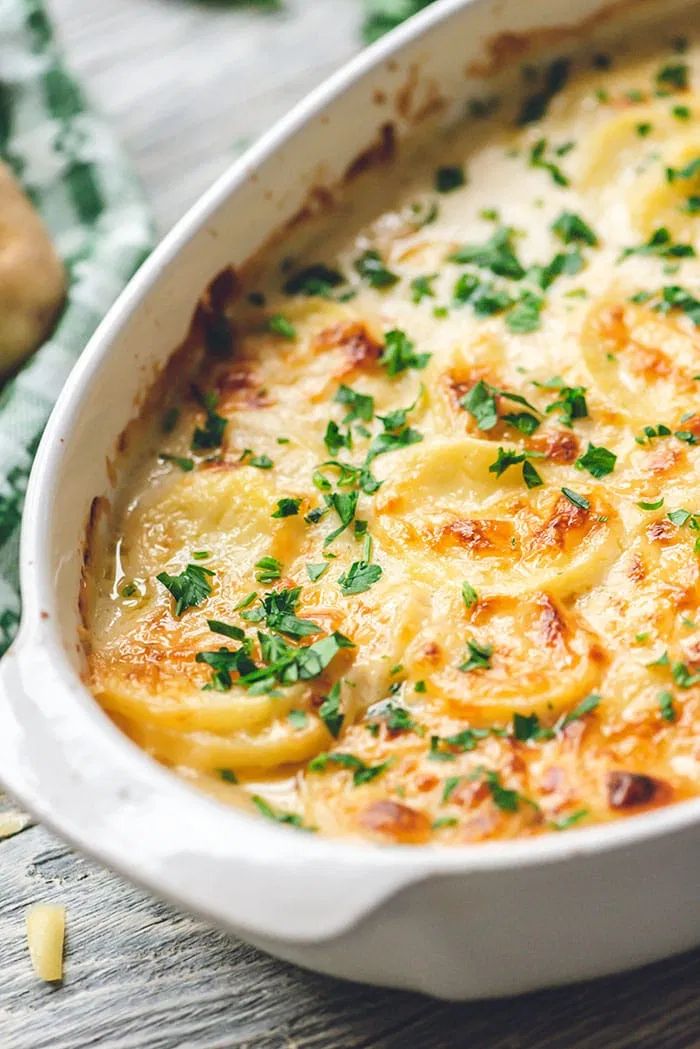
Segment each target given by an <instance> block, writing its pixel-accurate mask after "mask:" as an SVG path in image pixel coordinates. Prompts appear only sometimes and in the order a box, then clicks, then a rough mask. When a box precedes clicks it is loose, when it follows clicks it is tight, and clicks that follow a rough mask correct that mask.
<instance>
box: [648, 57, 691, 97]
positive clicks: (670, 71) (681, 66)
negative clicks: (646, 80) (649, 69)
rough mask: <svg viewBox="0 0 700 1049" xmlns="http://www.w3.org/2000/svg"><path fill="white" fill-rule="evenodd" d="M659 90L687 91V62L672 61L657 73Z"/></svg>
mask: <svg viewBox="0 0 700 1049" xmlns="http://www.w3.org/2000/svg"><path fill="white" fill-rule="evenodd" d="M656 87H657V90H658V91H660V92H663V93H664V94H666V93H668V91H687V89H688V65H687V63H686V62H670V63H669V64H668V65H665V66H663V67H662V68H661V69H660V70H659V71H658V73H657V74H656Z"/></svg>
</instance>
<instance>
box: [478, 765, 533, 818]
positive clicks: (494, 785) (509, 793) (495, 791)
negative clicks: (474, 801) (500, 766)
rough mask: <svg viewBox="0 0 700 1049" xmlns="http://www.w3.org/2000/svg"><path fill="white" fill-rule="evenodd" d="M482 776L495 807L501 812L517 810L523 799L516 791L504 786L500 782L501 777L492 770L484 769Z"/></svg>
mask: <svg viewBox="0 0 700 1049" xmlns="http://www.w3.org/2000/svg"><path fill="white" fill-rule="evenodd" d="M483 776H484V779H485V781H486V786H487V787H488V789H489V793H490V795H491V800H492V801H493V803H494V805H495V806H496V808H499V809H501V811H502V812H517V811H518V809H519V807H520V803H521V801H524V800H525V799H524V798H523V797H521V795H520V794H519V793H518V791H517V790H509V789H508V788H507V787H504V786H503V784H502V783H501V777H500V776H499V774H498V773H497V772H494V771H493V770H490V769H487V770H484V772H483Z"/></svg>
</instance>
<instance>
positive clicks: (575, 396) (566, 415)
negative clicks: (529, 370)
mask: <svg viewBox="0 0 700 1049" xmlns="http://www.w3.org/2000/svg"><path fill="white" fill-rule="evenodd" d="M535 385H536V386H538V387H539V388H540V389H543V390H556V391H557V393H558V396H557V398H556V400H554V401H553V402H552V403H551V404H550V405H549V406H548V407H547V409H546V411H547V415H551V413H552V412H558V413H559V417H560V421H561V423H562V424H563V425H564V426H568V427H569V429H571V428H572V427H573V423H574V420H575V419H585V418H587V416H588V405H587V403H586V388H585V387H584V386H567V385H566V383H565V382H564V380H563V379H561V378H560V377H559V376H558V375H555V376H554V377H553V378H551V379H549V380H548V381H547V382H543V383H535Z"/></svg>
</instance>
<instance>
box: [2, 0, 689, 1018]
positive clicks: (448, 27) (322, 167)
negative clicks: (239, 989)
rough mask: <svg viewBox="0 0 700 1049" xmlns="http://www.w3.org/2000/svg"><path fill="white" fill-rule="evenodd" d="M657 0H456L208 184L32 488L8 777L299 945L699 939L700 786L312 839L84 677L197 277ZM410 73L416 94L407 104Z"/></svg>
mask: <svg viewBox="0 0 700 1049" xmlns="http://www.w3.org/2000/svg"><path fill="white" fill-rule="evenodd" d="M675 6H677V7H678V8H680V7H682V6H686V5H681V4H678V5H675ZM658 10H659V7H658V5H656V4H655V3H652V2H649V0H642V2H640V3H637V4H635V5H632V6H631V7H630V8H629V9H628V8H627V7H625V8H618V9H614V10H612V11H607V10H606V9H605V6H604V5H603V4H601V3H600V2H599V0H597V2H596V0H587V2H585V3H581V4H580V5H579V6H578V11H577V18H578V19H579V25H578V26H575V27H570V28H569V29H568V30H567V29H564V28H562V24H565V23H566V22H567V20H569V18H570V15H569V13H568V12H567V5H566V4H564V3H562V2H561V0H557V2H554V0H551V2H549V0H547V2H542V3H538V4H537V5H535V6H534V7H533V8H532V9H531V10H528V11H524V10H523V9H522V7H521V5H519V4H517V3H515V2H514V0H511V2H505V3H497V2H494V0H473V2H472V3H463V2H459V3H457V2H454V0H444V2H443V3H437V4H436V5H435V6H434V7H433V8H431V9H429V10H428V11H427V12H426V13H425V14H424V15H423V16H421V17H420V18H419V19H417V20H416V21H415V23H413V24H412V25H410V26H408V27H405V28H404V29H401V30H399V31H398V32H397V33H396V34H395V35H394V36H393V39H389V40H388V41H386V42H383V43H380V44H379V45H377V46H376V47H375V48H374V49H373V50H372V51H370V52H368V53H366V54H365V55H363V56H361V57H360V58H359V59H358V60H356V62H355V63H353V64H352V65H351V66H350V67H348V69H347V70H345V71H343V72H341V73H340V74H338V75H337V76H336V77H335V78H333V79H332V80H331V81H330V82H329V84H328V85H326V86H325V87H324V88H322V89H320V90H319V91H318V92H317V93H316V94H315V95H313V96H312V97H311V98H310V99H309V100H308V101H307V102H306V103H304V104H303V105H302V106H301V107H299V108H298V109H297V110H295V111H294V113H293V114H292V115H291V116H290V117H289V118H288V119H287V120H286V121H285V122H283V123H282V124H281V125H280V126H279V127H278V128H277V129H275V130H273V131H272V132H271V133H270V134H269V135H268V136H266V137H265V138H264V139H263V140H262V141H261V143H259V145H258V146H257V147H255V149H254V150H252V151H251V152H250V153H249V154H248V155H247V156H246V157H245V158H243V160H242V161H241V162H240V163H238V164H237V165H235V166H234V168H233V169H232V171H231V172H230V173H229V174H227V175H226V176H225V177H224V178H223V179H222V180H221V181H220V182H219V183H218V184H217V185H216V186H215V187H214V188H213V189H212V190H211V191H210V193H209V194H207V195H206V196H205V198H204V199H203V200H202V201H201V202H200V204H198V205H197V206H196V207H195V209H194V210H193V211H192V212H191V213H190V215H189V216H188V217H187V218H186V219H185V220H183V222H182V223H181V224H180V225H179V226H178V227H177V228H176V229H175V231H174V232H173V233H172V234H171V235H170V236H169V237H168V238H167V239H166V241H165V243H164V244H163V245H162V246H161V248H160V249H159V250H158V251H157V252H156V253H155V255H154V256H153V257H152V259H151V260H150V261H149V263H148V264H147V265H146V266H145V267H144V268H143V270H142V271H141V273H140V274H139V276H138V277H137V279H136V280H135V281H134V282H133V283H132V285H131V286H130V288H129V289H128V290H127V292H126V293H125V294H124V296H123V297H122V298H121V300H120V301H119V303H118V304H117V306H116V307H115V309H114V310H113V312H112V313H111V314H110V316H109V317H108V318H107V320H106V321H105V322H104V324H103V325H102V327H101V328H100V330H99V332H98V333H97V335H96V336H95V339H94V340H93V341H92V343H91V345H90V346H89V347H88V349H87V350H86V352H85V354H84V356H83V358H82V360H81V362H80V364H79V365H78V367H77V368H76V370H75V372H74V373H73V375H72V376H71V379H70V381H69V383H68V385H67V387H66V389H65V390H64V393H63V394H62V397H61V399H60V401H59V404H58V405H57V408H56V410H55V413H54V415H53V417H52V420H51V422H50V424H49V427H48V428H47V432H46V435H45V437H44V441H43V443H42V447H41V449H40V452H39V454H38V456H37V460H36V464H35V468H34V472H33V476H32V481H31V484H30V490H29V492H28V497H27V506H26V514H25V522H26V523H25V528H24V535H23V547H22V576H23V594H24V612H23V620H22V626H21V630H20V634H19V637H18V639H17V642H16V643H15V645H14V646H13V648H12V650H11V652H10V653H9V654H8V656H7V657H6V659H5V661H4V662H3V664H2V671H1V674H2V686H1V687H2V695H1V697H0V770H1V773H0V774H1V775H2V778H3V781H4V782H5V785H6V786H7V787H8V789H9V790H11V791H12V792H13V793H14V794H16V795H17V796H18V797H19V798H20V799H21V800H22V801H23V802H24V803H25V804H26V805H27V807H28V808H30V809H31V810H32V811H33V812H34V813H35V814H36V815H37V817H38V818H40V819H41V820H43V821H45V822H46V823H48V824H49V825H51V826H53V827H55V828H56V830H57V831H58V832H59V833H61V834H62V835H64V836H65V837H66V838H68V839H69V840H71V841H72V842H74V843H75V844H76V845H77V846H78V847H80V848H82V849H84V850H85V851H87V852H90V853H92V854H94V855H96V856H97V857H98V858H100V859H101V860H102V861H104V862H105V863H107V864H109V865H110V866H112V867H114V868H115V869H117V870H119V871H121V872H123V873H124V874H126V875H127V876H129V877H131V878H132V879H134V880H136V881H139V882H141V883H142V884H144V885H146V886H147V887H148V888H149V889H151V890H153V891H155V892H157V893H159V894H160V895H163V896H165V897H168V898H170V899H173V900H175V901H176V902H178V903H179V904H180V905H182V906H184V907H187V908H188V909H191V910H193V911H195V912H197V913H200V914H202V915H204V916H206V917H207V918H209V919H210V920H213V921H215V922H217V923H219V924H221V925H223V926H225V927H227V928H230V929H231V930H232V931H234V932H235V933H237V934H239V935H241V936H243V937H244V938H246V939H248V940H250V941H251V942H253V943H255V944H258V945H260V946H262V947H264V948H265V949H268V950H270V951H272V952H273V953H275V954H278V955H279V956H281V957H284V958H287V959H290V960H293V961H296V962H298V963H300V964H304V965H307V966H310V967H312V968H317V969H320V970H322V971H325V972H329V973H332V974H335V975H340V976H345V977H349V978H353V979H360V980H365V981H368V982H376V983H383V984H387V985H392V986H401V987H409V988H413V989H417V990H422V991H425V992H428V993H431V994H436V995H441V996H444V997H450V998H465V997H483V996H489V995H499V994H512V993H517V992H520V991H525V990H529V989H533V988H535V987H539V986H544V985H547V984H551V983H557V982H565V981H569V980H575V979H580V978H585V977H588V976H593V975H601V974H603V973H605V972H611V971H615V970H616V969H620V968H624V967H629V966H633V965H637V964H642V963H644V962H646V961H650V960H652V959H654V958H657V957H660V956H662V955H664V954H668V953H671V952H673V951H679V950H683V949H686V948H689V947H691V946H693V945H694V944H696V943H697V942H698V940H699V939H700V935H699V934H700V914H699V913H698V907H697V890H696V888H695V887H694V885H693V883H692V878H691V877H689V874H690V872H692V871H693V870H694V869H696V865H697V862H698V859H700V833H699V832H698V818H699V816H700V804H699V803H698V801H697V800H695V801H689V802H684V803H681V804H678V805H676V806H673V807H671V808H668V809H664V810H662V811H657V812H653V813H649V814H646V815H644V816H639V817H635V818H632V819H629V820H626V821H624V822H621V823H616V824H614V825H611V826H600V827H593V828H590V829H588V828H586V829H582V830H580V831H579V830H576V831H573V832H572V833H571V834H567V835H559V836H554V835H550V836H547V837H544V838H540V839H537V840H534V841H514V842H506V843H489V844H483V845H479V846H477V847H474V848H472V847H465V848H459V849H454V850H452V851H451V852H449V853H445V852H442V851H439V850H437V849H433V848H428V847H419V848H415V849H412V850H410V851H408V850H402V849H400V848H396V847H388V848H384V849H367V848H363V847H361V846H358V845H355V844H352V843H346V842H337V841H330V840H322V839H316V838H315V837H313V836H306V835H304V836H302V835H298V834H293V833H290V832H288V831H285V829H284V828H278V827H275V826H272V825H268V824H266V823H263V822H262V821H256V820H253V819H251V818H250V817H249V816H248V815H246V814H245V813H238V812H235V811H229V810H228V809H225V808H223V807H222V806H220V805H219V804H217V803H216V802H214V801H213V800H211V799H208V798H206V797H204V796H200V795H198V794H196V793H195V792H194V791H192V790H190V789H189V788H188V787H187V786H185V785H183V784H182V783H180V782H178V780H177V779H176V778H175V777H174V776H172V775H171V774H169V773H168V772H167V771H165V770H164V769H161V768H160V767H158V766H157V765H156V764H154V763H153V762H152V761H151V760H150V759H149V758H147V757H146V756H145V755H144V754H142V753H141V752H140V751H138V750H137V749H136V748H135V747H134V746H133V745H132V744H131V743H130V742H129V741H128V740H127V739H126V738H125V737H123V736H122V735H121V734H120V733H119V731H118V730H117V729H116V728H115V727H114V726H113V725H112V724H111V723H110V722H109V720H108V719H107V718H106V716H105V715H104V714H103V712H102V711H101V710H100V709H99V707H98V706H97V704H96V703H95V701H94V700H93V698H92V697H91V695H90V693H89V692H88V690H87V689H86V688H85V686H84V684H83V681H82V677H81V675H82V672H83V664H82V648H81V644H80V615H79V609H78V600H77V597H78V590H79V581H80V573H81V567H82V560H83V548H84V537H85V528H86V522H87V519H88V516H89V513H90V508H91V506H92V505H93V501H94V499H95V497H96V496H106V497H109V496H110V494H111V493H112V492H113V490H114V487H115V486H116V483H117V479H118V478H117V471H115V467H114V456H115V452H116V450H117V449H118V446H119V436H120V434H122V433H123V431H124V429H125V427H126V426H127V424H128V423H129V421H130V420H131V418H132V417H133V416H134V414H135V412H136V407H137V406H138V405H139V403H140V402H141V401H142V397H143V394H144V392H145V391H147V390H148V388H149V387H150V385H151V384H152V382H153V381H154V379H155V378H156V376H157V375H158V373H159V371H160V370H161V369H162V367H163V365H164V364H165V363H166V361H167V359H168V357H169V355H170V353H171V351H172V348H173V347H174V346H176V345H177V344H178V343H179V342H180V341H181V340H182V338H183V335H184V334H185V332H186V331H187V327H188V324H189V320H190V317H191V315H192V311H193V308H194V306H195V302H196V298H197V295H198V292H199V290H200V289H201V288H203V287H205V286H207V285H208V284H210V282H211V281H212V279H213V278H214V277H215V276H216V275H217V274H218V273H219V272H221V271H222V270H223V269H224V268H225V267H227V266H228V265H230V264H233V265H234V266H237V265H240V264H241V263H243V262H245V261H246V260H247V259H248V258H249V257H250V256H252V255H253V254H254V253H255V252H256V251H258V250H259V249H260V247H261V246H262V245H263V244H264V243H265V242H266V241H267V240H268V239H269V238H270V237H271V236H273V235H274V233H275V232H276V230H278V229H279V228H280V226H282V225H283V224H284V223H285V222H287V221H289V219H290V218H291V217H293V216H295V215H297V214H298V213H299V212H300V209H303V208H304V207H305V206H306V205H307V204H308V201H309V199H312V200H314V199H315V200H318V199H319V198H320V197H321V198H322V196H323V194H322V193H320V192H319V187H327V186H333V185H335V184H336V183H337V182H338V181H339V180H340V178H341V177H342V175H343V173H345V172H347V171H348V169H353V168H354V167H356V166H357V164H358V158H359V160H360V162H361V164H365V163H366V162H367V161H368V159H377V158H380V157H381V156H382V150H381V149H379V150H378V149H376V148H374V149H373V148H372V143H375V142H380V143H381V142H385V141H386V138H387V134H388V133H387V127H388V125H389V124H391V126H392V128H393V130H392V135H393V134H396V135H397V136H398V137H399V139H400V138H402V137H403V136H407V135H408V134H409V132H411V130H412V124H413V123H414V120H412V118H411V115H412V114H415V113H416V112H422V113H423V114H426V113H429V114H430V117H429V119H430V120H432V121H433V122H434V123H441V124H449V123H450V122H451V121H454V119H455V118H456V117H457V116H458V115H459V114H460V113H461V112H462V110H463V108H464V105H465V102H466V101H467V100H469V99H470V98H472V97H474V96H475V95H477V96H483V95H484V94H485V91H484V83H483V80H484V76H485V75H486V74H488V75H489V76H490V75H491V74H494V75H495V74H496V73H498V72H500V69H501V66H502V65H503V63H505V65H506V67H507V66H508V65H509V63H510V62H511V61H513V60H514V61H516V62H520V61H521V60H522V59H523V56H525V55H527V56H528V57H533V58H537V59H539V58H540V57H542V58H547V57H548V56H551V55H552V54H553V53H557V54H560V53H561V52H562V51H565V50H566V49H567V48H571V47H572V46H574V44H575V43H576V42H577V41H578V39H579V38H580V37H581V36H585V35H587V34H592V33H594V32H595V33H598V32H601V31H604V32H607V33H612V34H614V33H621V32H624V29H625V27H626V25H627V24H628V22H627V20H628V19H630V18H631V19H633V20H637V19H645V18H647V17H652V16H653V15H654V14H655V13H656V12H658ZM664 14H665V15H666V16H668V5H666V7H665V8H664ZM465 70H467V73H466V75H465ZM409 79H410V82H411V83H412V84H413V87H412V97H413V99H414V101H415V100H416V99H418V102H417V103H416V105H415V106H414V105H406V104H405V102H403V103H402V104H401V105H397V107H396V112H395V111H394V108H393V107H392V103H391V100H392V99H396V98H397V96H400V98H401V99H405V95H406V89H405V85H406V83H407V82H408V80H409ZM486 87H487V89H489V90H490V89H491V88H492V84H491V81H490V80H489V82H488V83H487V85H486ZM431 99H433V100H435V99H443V100H444V99H449V100H450V101H449V103H444V104H442V105H440V106H435V105H431V104H429V103H430V100H431ZM421 100H422V102H421ZM282 172H283V173H284V177H283V178H282V177H281V173H282ZM310 194H312V197H311V198H310V196H309V195H310ZM115 391H118V395H116V396H115ZM650 901H653V907H652V906H650Z"/></svg>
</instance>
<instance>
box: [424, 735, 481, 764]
mask: <svg viewBox="0 0 700 1049" xmlns="http://www.w3.org/2000/svg"><path fill="white" fill-rule="evenodd" d="M490 735H491V729H488V728H465V729H462V730H461V731H460V732H455V733H454V735H452V736H431V737H430V752H429V754H428V757H429V758H430V760H431V761H454V760H455V754H456V753H457V754H466V753H467V752H469V751H472V750H476V748H477V746H478V745H479V743H480V741H481V740H482V739H486V738H487V737H488V736H490Z"/></svg>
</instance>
